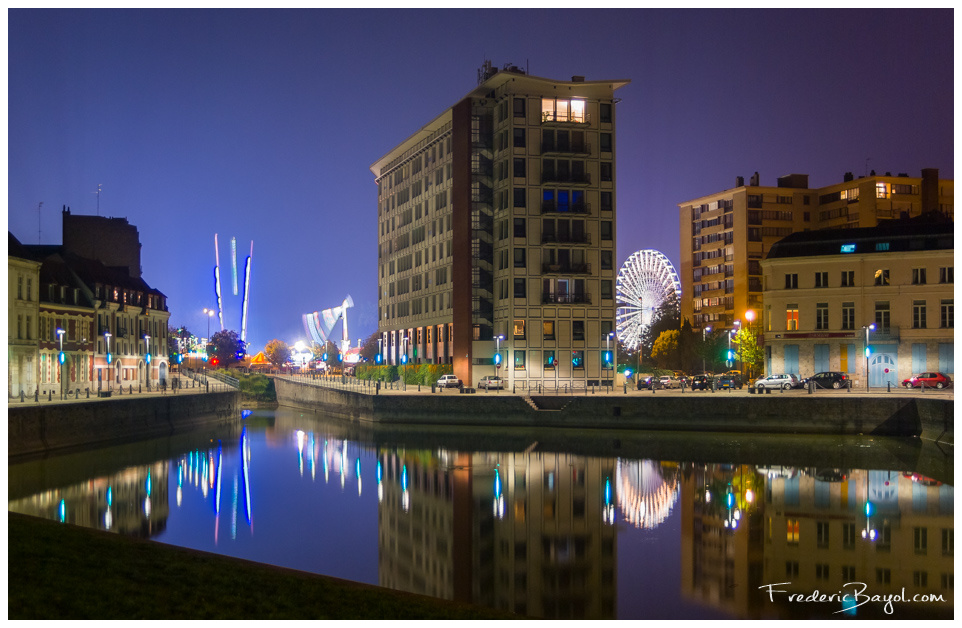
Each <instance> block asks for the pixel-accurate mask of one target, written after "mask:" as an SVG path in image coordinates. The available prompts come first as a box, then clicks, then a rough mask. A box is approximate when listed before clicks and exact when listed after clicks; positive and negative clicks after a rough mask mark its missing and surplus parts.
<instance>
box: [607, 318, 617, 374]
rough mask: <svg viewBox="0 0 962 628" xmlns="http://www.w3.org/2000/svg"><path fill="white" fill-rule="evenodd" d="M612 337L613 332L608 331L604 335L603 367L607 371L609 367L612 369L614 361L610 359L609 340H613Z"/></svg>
mask: <svg viewBox="0 0 962 628" xmlns="http://www.w3.org/2000/svg"><path fill="white" fill-rule="evenodd" d="M614 336H615V332H613V331H609V332H608V333H607V334H606V335H605V360H604V365H605V366H606V368H607V370H609V371H610V370H611V367H612V366H613V364H614V361H613V360H612V359H611V339H612V338H614ZM616 348H617V345H616ZM611 385H612V386H614V380H612V382H611Z"/></svg>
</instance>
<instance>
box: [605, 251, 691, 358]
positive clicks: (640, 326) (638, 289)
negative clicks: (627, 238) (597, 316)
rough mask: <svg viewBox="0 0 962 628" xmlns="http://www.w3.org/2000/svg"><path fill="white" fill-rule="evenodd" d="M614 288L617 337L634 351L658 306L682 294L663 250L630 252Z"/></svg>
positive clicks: (639, 344) (673, 268) (627, 347)
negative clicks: (616, 303)
mask: <svg viewBox="0 0 962 628" xmlns="http://www.w3.org/2000/svg"><path fill="white" fill-rule="evenodd" d="M617 291H618V314H617V319H618V338H619V340H621V342H622V344H623V345H624V346H625V348H626V349H629V350H634V349H636V348H638V347H639V346H641V339H642V337H643V335H644V333H645V330H647V329H648V327H650V326H651V321H652V318H653V317H654V314H655V312H656V311H657V310H658V308H660V307H661V306H662V305H663V304H664V303H665V302H667V301H670V300H672V299H675V300H677V299H678V298H680V297H681V282H680V281H679V280H678V273H676V272H675V267H674V266H672V265H671V261H669V259H668V258H667V257H666V256H665V255H664V253H661V252H660V251H656V250H654V249H644V250H641V251H636V252H635V253H632V254H631V256H630V257H629V258H628V259H627V260H626V261H625V263H624V265H622V267H621V270H620V271H618V280H617Z"/></svg>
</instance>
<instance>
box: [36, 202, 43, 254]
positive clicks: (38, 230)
mask: <svg viewBox="0 0 962 628" xmlns="http://www.w3.org/2000/svg"><path fill="white" fill-rule="evenodd" d="M41 207H43V201H40V203H39V204H37V244H40V208H41Z"/></svg>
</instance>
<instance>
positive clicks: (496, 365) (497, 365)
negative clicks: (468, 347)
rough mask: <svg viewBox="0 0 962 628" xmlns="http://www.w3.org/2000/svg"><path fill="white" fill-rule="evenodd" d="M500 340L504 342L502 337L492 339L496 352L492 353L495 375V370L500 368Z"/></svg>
mask: <svg viewBox="0 0 962 628" xmlns="http://www.w3.org/2000/svg"><path fill="white" fill-rule="evenodd" d="M502 340H504V336H503V335H501V336H498V337H497V338H495V339H494V341H495V343H496V344H495V347H496V350H495V353H494V368H495V369H496V370H495V373H497V369H500V368H501V341H502Z"/></svg>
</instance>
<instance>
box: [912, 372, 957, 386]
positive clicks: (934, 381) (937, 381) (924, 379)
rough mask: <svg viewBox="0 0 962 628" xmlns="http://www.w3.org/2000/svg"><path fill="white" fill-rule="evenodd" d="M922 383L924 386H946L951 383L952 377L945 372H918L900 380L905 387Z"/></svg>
mask: <svg viewBox="0 0 962 628" xmlns="http://www.w3.org/2000/svg"><path fill="white" fill-rule="evenodd" d="M922 384H925V387H926V388H948V387H949V386H951V385H952V379H951V378H950V377H949V376H948V375H946V374H945V373H919V374H918V375H913V376H912V377H910V378H908V379H906V380H902V385H903V386H905V387H906V388H916V387H920V386H922Z"/></svg>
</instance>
